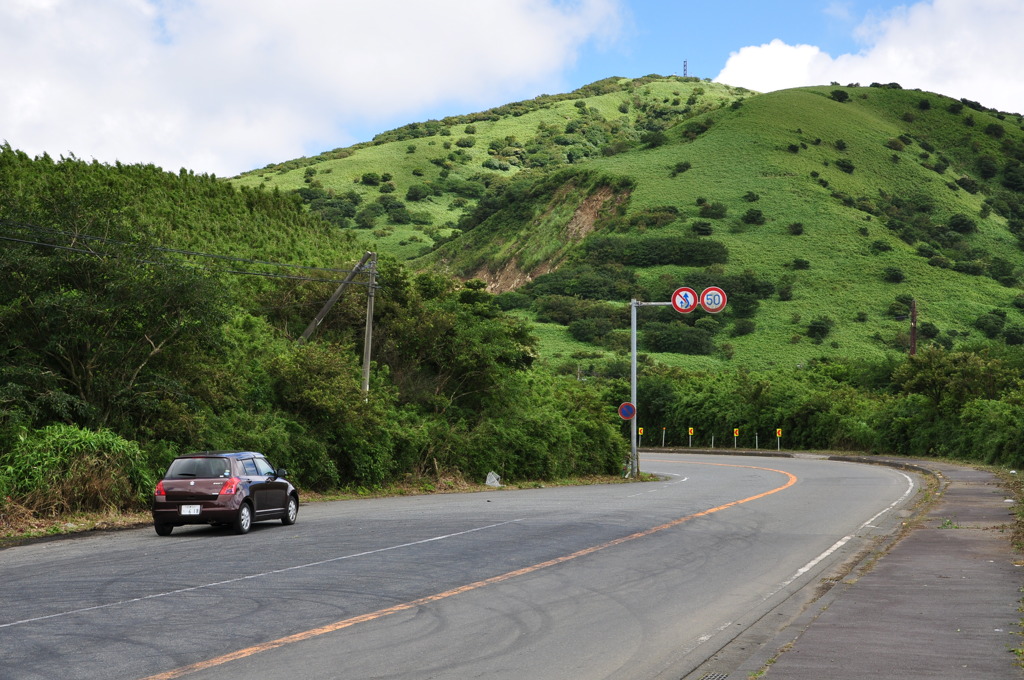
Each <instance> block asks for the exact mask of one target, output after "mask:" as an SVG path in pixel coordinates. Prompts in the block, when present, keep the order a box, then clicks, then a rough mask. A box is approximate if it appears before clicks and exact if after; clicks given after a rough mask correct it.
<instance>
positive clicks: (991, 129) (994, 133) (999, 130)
mask: <svg viewBox="0 0 1024 680" xmlns="http://www.w3.org/2000/svg"><path fill="white" fill-rule="evenodd" d="M985 134H986V135H989V136H990V137H995V138H996V139H1002V137H1003V135H1005V134H1006V129H1005V128H1003V126H1002V125H1000V124H999V123H989V124H988V125H986V126H985Z"/></svg>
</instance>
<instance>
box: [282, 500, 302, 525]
mask: <svg viewBox="0 0 1024 680" xmlns="http://www.w3.org/2000/svg"><path fill="white" fill-rule="evenodd" d="M298 516H299V501H298V499H297V498H295V496H288V507H286V508H285V509H284V516H283V517H281V524H284V525H285V526H288V525H290V524H295V520H296V519H297V518H298Z"/></svg>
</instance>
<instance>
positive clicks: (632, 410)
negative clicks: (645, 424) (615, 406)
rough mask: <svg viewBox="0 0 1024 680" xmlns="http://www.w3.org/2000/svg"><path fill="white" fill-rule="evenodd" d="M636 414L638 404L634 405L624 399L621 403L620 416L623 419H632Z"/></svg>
mask: <svg viewBox="0 0 1024 680" xmlns="http://www.w3.org/2000/svg"><path fill="white" fill-rule="evenodd" d="M634 416H636V406H633V404H631V403H630V402H628V401H624V402H622V403H621V404H620V405H619V417H621V418H622V419H623V420H632V419H633V417H634Z"/></svg>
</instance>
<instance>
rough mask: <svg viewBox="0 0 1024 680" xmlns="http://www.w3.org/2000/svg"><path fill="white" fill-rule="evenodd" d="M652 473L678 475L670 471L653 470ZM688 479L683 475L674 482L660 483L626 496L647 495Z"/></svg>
mask: <svg viewBox="0 0 1024 680" xmlns="http://www.w3.org/2000/svg"><path fill="white" fill-rule="evenodd" d="M654 474H657V475H669V476H672V477H678V476H679V475H677V474H674V473H672V472H655V473H654ZM689 479H690V478H689V477H683V478H682V479H677V480H675V481H674V482H665V483H663V484H662V485H660V486H658V487H656V488H654V489H648V490H647V491H641V492H639V493H632V494H629V495H628V496H626V498H636V497H637V496H644V495H647V494H649V493H658V492H659V491H661V490H662V489H664V488H665V487H668V486H673V485H675V484H682V483H683V482H686V481H689Z"/></svg>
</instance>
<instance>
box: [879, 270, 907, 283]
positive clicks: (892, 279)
mask: <svg viewBox="0 0 1024 680" xmlns="http://www.w3.org/2000/svg"><path fill="white" fill-rule="evenodd" d="M882 279H883V280H885V281H887V282H888V283H901V282H902V281H903V280H904V279H906V276H905V275H904V274H903V270H902V269H900V268H899V267H886V268H885V269H884V270H882Z"/></svg>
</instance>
